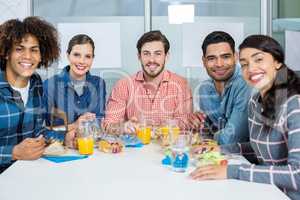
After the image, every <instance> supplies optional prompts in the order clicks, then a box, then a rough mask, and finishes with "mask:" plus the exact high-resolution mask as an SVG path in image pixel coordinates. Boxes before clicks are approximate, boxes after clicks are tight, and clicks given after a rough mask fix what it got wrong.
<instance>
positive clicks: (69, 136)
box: [65, 129, 77, 149]
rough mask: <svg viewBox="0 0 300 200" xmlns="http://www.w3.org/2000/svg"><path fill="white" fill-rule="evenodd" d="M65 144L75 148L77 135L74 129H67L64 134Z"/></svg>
mask: <svg viewBox="0 0 300 200" xmlns="http://www.w3.org/2000/svg"><path fill="white" fill-rule="evenodd" d="M65 145H66V146H67V147H68V148H71V149H76V148H77V135H76V129H72V130H69V131H68V132H67V133H66V136H65Z"/></svg>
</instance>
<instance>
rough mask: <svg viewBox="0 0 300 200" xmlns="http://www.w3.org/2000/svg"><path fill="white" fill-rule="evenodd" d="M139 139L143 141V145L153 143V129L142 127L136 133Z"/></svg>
mask: <svg viewBox="0 0 300 200" xmlns="http://www.w3.org/2000/svg"><path fill="white" fill-rule="evenodd" d="M136 133H137V137H138V138H139V139H140V140H141V142H142V143H143V144H149V143H150V141H151V128H150V127H142V128H140V129H138V130H137V131H136Z"/></svg>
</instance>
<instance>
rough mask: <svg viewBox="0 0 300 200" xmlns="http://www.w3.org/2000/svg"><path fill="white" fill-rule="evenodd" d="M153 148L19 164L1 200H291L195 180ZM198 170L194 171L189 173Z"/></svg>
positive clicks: (275, 192) (246, 185) (3, 184)
mask: <svg viewBox="0 0 300 200" xmlns="http://www.w3.org/2000/svg"><path fill="white" fill-rule="evenodd" d="M162 159H163V154H162V150H161V149H160V148H159V147H158V146H157V145H154V144H150V145H146V146H144V147H143V148H126V149H125V150H124V151H123V152H122V153H120V154H109V153H102V152H99V151H98V150H96V149H95V153H94V155H92V156H90V157H89V158H87V159H82V160H76V161H71V162H64V163H53V162H50V161H48V160H45V159H39V160H37V161H17V162H16V163H15V164H14V165H13V166H11V167H10V168H9V169H7V170H6V171H4V172H3V173H2V174H1V175H0V191H1V192H0V199H1V200H20V199H30V200H40V199H43V200H53V199H59V200H95V199H99V200H100V199H109V200H122V199H124V200H127V199H132V200H141V199H143V200H161V199H168V200H169V199H171V200H177V199H178V200H189V199H191V200H193V199H209V200H229V199H230V200H235V199H236V200H237V199H243V200H253V199H272V200H284V199H286V200H287V199H288V198H287V197H286V196H285V194H284V193H282V192H281V191H280V190H279V189H278V188H277V187H275V186H274V185H267V184H259V183H250V182H244V181H238V180H216V181H195V180H191V179H189V178H188V174H189V172H186V173H176V172H173V171H171V170H170V169H169V168H166V167H164V166H162V164H161V160H162ZM191 170H193V168H190V169H189V171H191Z"/></svg>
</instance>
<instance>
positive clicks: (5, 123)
mask: <svg viewBox="0 0 300 200" xmlns="http://www.w3.org/2000/svg"><path fill="white" fill-rule="evenodd" d="M0 47H1V48H0V66H1V70H0V173H1V172H2V171H4V170H5V169H6V168H8V167H9V166H10V165H11V164H12V163H13V162H14V161H15V160H34V159H37V158H39V157H41V155H42V154H43V152H44V149H45V139H44V137H43V135H42V132H43V128H42V125H43V121H44V118H43V112H44V111H43V103H42V96H43V88H42V81H41V78H40V76H39V75H38V74H37V73H35V71H36V69H37V68H40V67H41V66H43V67H48V66H49V65H50V64H51V63H53V62H54V61H56V60H57V59H58V58H59V53H60V49H59V44H58V33H57V31H56V29H55V28H54V27H53V26H52V25H51V24H49V23H48V22H46V21H44V20H42V19H39V18H38V17H27V18H25V19H24V20H23V21H20V20H19V19H12V20H8V21H6V22H4V23H3V24H2V25H1V26H0Z"/></svg>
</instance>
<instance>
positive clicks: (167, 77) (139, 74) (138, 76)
mask: <svg viewBox="0 0 300 200" xmlns="http://www.w3.org/2000/svg"><path fill="white" fill-rule="evenodd" d="M162 73H163V77H162V82H168V81H169V80H170V76H171V74H170V71H168V70H164V71H163V72H162ZM135 80H137V81H140V82H145V78H144V72H143V71H139V72H137V73H136V76H135Z"/></svg>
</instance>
